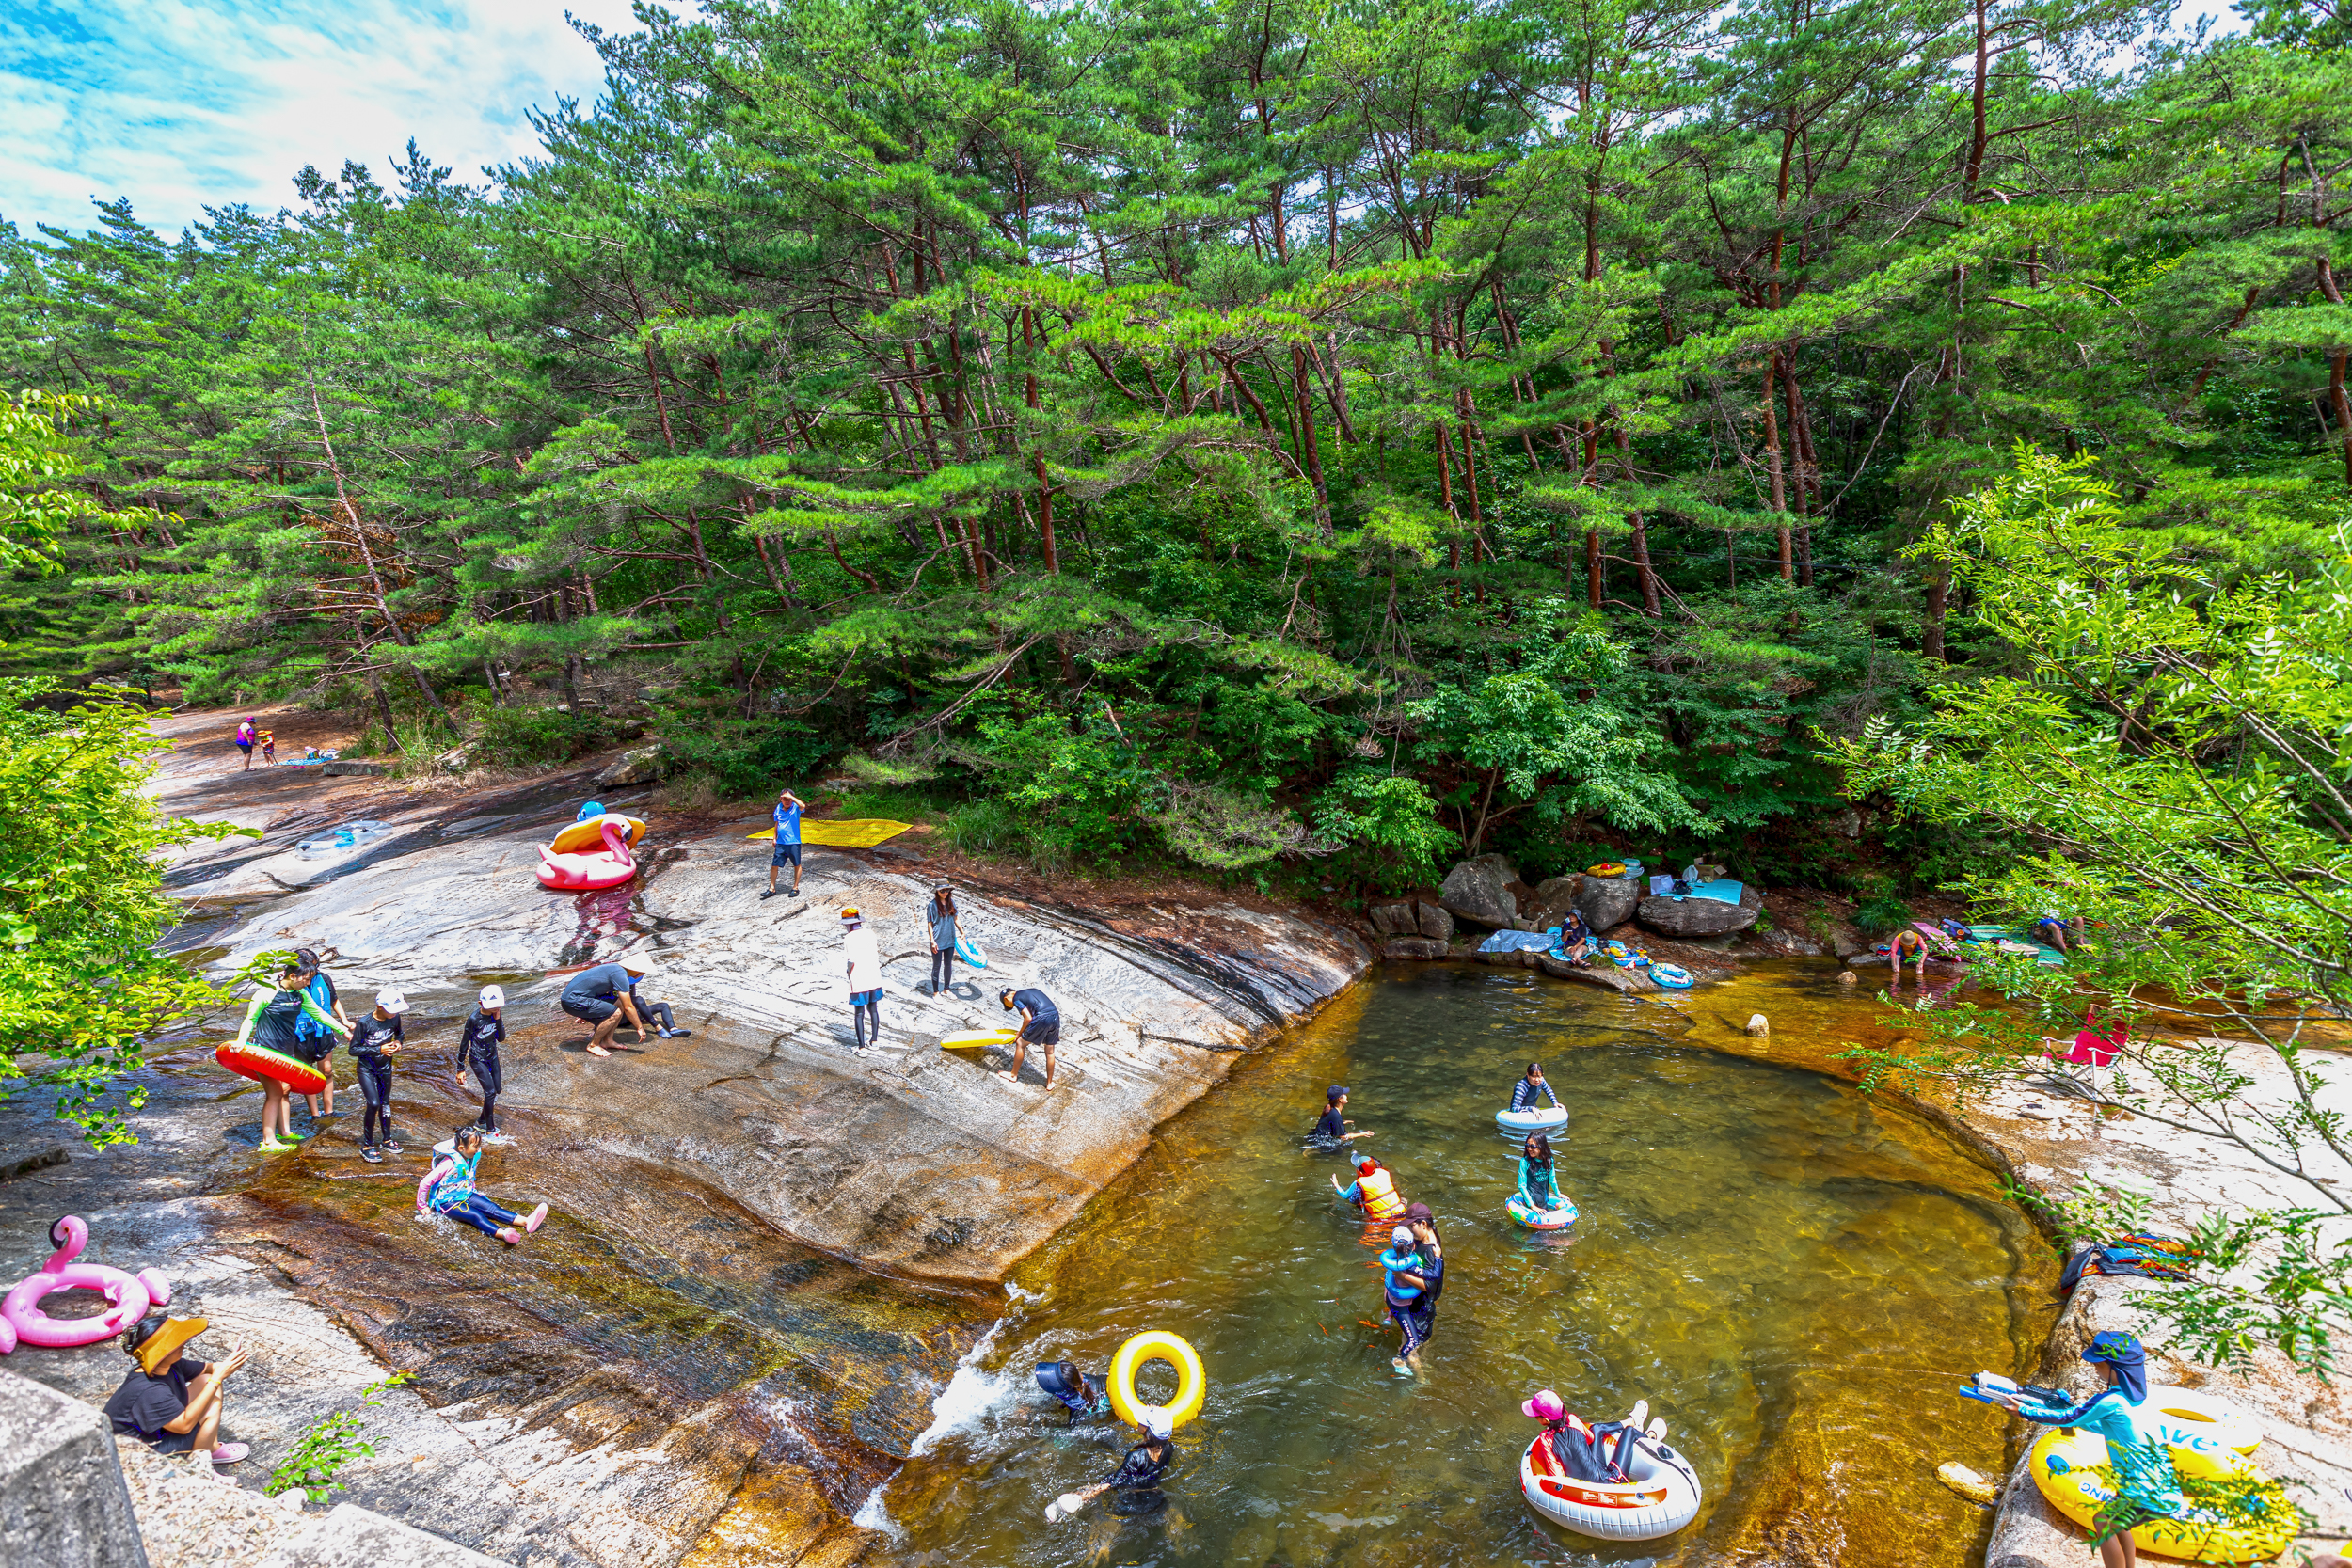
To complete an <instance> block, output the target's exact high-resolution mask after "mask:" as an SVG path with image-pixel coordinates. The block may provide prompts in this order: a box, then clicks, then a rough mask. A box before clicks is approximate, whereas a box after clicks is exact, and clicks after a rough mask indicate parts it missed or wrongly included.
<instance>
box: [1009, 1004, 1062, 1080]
mask: <svg viewBox="0 0 2352 1568" xmlns="http://www.w3.org/2000/svg"><path fill="white" fill-rule="evenodd" d="M996 1000H997V1003H998V1004H999V1005H1000V1006H1003V1008H1004V1009H1005V1011H1007V1012H1009V1013H1010V1012H1018V1013H1019V1014H1020V1015H1021V1029H1020V1032H1019V1033H1018V1034H1016V1035H1014V1036H1013V1037H1012V1081H1013V1082H1014V1083H1016V1084H1018V1083H1019V1082H1021V1064H1022V1063H1023V1062H1024V1061H1025V1060H1026V1059H1027V1057H1028V1053H1029V1047H1031V1046H1033V1045H1034V1046H1036V1047H1037V1048H1038V1049H1039V1050H1041V1051H1042V1052H1044V1053H1045V1086H1046V1087H1047V1088H1049V1089H1050V1088H1052V1087H1053V1086H1054V1048H1055V1047H1056V1046H1057V1045H1059V1044H1061V1009H1060V1008H1059V1007H1057V1006H1054V999H1053V998H1052V997H1050V996H1048V995H1046V994H1045V993H1044V992H1043V991H1041V990H1038V989H1037V988H1036V987H1034V986H1031V987H1028V988H1026V989H1025V990H1013V989H1012V988H1011V987H1010V986H1007V987H1005V988H1004V989H1003V990H1000V991H998V992H997V993H996Z"/></svg>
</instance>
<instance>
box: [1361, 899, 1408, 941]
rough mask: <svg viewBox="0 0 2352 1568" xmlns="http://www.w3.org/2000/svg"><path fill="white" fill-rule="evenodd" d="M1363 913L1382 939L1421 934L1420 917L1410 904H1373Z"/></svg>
mask: <svg viewBox="0 0 2352 1568" xmlns="http://www.w3.org/2000/svg"><path fill="white" fill-rule="evenodd" d="M1364 912H1365V914H1366V915H1367V916H1369V917H1370V919H1371V921H1372V928H1373V929H1374V930H1375V931H1377V932H1379V933H1380V934H1381V935H1382V936H1384V937H1409V936H1419V935H1420V934H1421V916H1420V915H1419V914H1418V913H1417V912H1416V911H1415V910H1414V907H1413V906H1412V905H1410V904H1375V905H1374V906H1373V907H1372V908H1371V909H1369V910H1367V911H1364Z"/></svg>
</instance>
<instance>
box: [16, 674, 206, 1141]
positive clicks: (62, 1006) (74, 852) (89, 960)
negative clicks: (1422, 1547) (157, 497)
mask: <svg viewBox="0 0 2352 1568" xmlns="http://www.w3.org/2000/svg"><path fill="white" fill-rule="evenodd" d="M40 687H41V683H40V682H35V681H0V822H5V823H7V824H8V831H7V832H5V833H0V1104H4V1103H6V1102H7V1101H10V1100H13V1099H18V1098H21V1097H24V1096H27V1095H46V1096H47V1097H48V1098H49V1100H50V1101H51V1103H52V1104H54V1106H55V1107H56V1116H57V1117H58V1119H59V1120H61V1121H65V1122H68V1123H70V1124H72V1125H73V1126H75V1127H77V1128H79V1129H81V1130H82V1132H84V1133H86V1134H87V1136H88V1137H89V1138H90V1140H91V1141H92V1142H93V1143H97V1144H100V1145H104V1144H108V1143H117V1142H120V1141H122V1140H124V1139H125V1138H127V1137H128V1136H129V1132H128V1131H127V1130H126V1129H125V1127H124V1125H123V1122H122V1115H121V1113H122V1109H123V1104H122V1102H117V1101H108V1100H106V1099H105V1098H104V1097H105V1096H106V1095H107V1093H108V1091H109V1090H110V1089H111V1088H112V1087H113V1086H114V1085H115V1081H116V1078H117V1075H118V1074H119V1073H121V1072H123V1071H125V1070H126V1069H130V1068H134V1067H136V1066H137V1065H138V1060H139V1042H140V1040H141V1039H142V1038H144V1037H146V1036H147V1035H148V1034H149V1033H150V1032H151V1031H152V1030H153V1029H154V1028H155V1027H156V1026H157V1025H159V1024H161V1023H163V1022H167V1021H168V1020H170V1019H173V1018H177V1017H179V1016H181V1015H182V1014H183V1013H186V1012H188V1011H189V1010H191V1009H192V1008H195V1007H198V1006H203V1005H205V1004H207V1003H213V1002H217V1001H219V1000H221V996H220V994H219V993H218V992H216V991H215V990H213V989H212V988H211V987H210V986H208V985H206V984H205V983H204V981H203V980H202V979H201V978H200V977H199V976H198V975H196V974H192V973H190V972H189V971H188V970H187V969H185V968H184V967H183V965H182V964H181V963H180V961H179V960H178V959H176V958H170V957H167V955H165V954H163V953H161V952H159V951H157V949H156V946H155V943H156V942H158V941H159V940H161V938H162V937H163V935H164V933H165V932H166V931H167V930H169V929H170V928H171V927H172V926H173V925H174V924H175V923H176V922H177V921H178V920H179V918H180V907H179V905H178V904H177V903H176V902H175V901H174V900H172V899H171V898H169V897H167V896H166V895H165V894H164V892H163V889H162V873H161V870H160V869H159V867H158V866H157V864H156V863H155V860H154V856H155V855H156V853H157V851H159V850H162V849H164V848H167V847H170V846H172V845H176V844H184V843H186V842H188V840H189V839H191V838H195V837H200V836H204V835H207V834H210V835H212V836H219V835H221V834H224V833H229V832H239V831H240V830H237V829H231V828H210V827H200V826H198V825H196V824H193V823H187V822H167V821H166V820H164V819H163V817H162V816H159V815H158V814H157V812H156V810H155V803H154V802H153V801H152V800H150V799H148V797H147V795H146V793H145V791H144V790H143V788H142V787H141V786H142V785H143V784H145V783H146V781H147V778H148V776H149V774H150V773H151V772H152V771H153V765H152V764H151V762H150V761H149V760H148V754H149V752H151V751H152V749H153V748H154V745H155V736H154V733H153V732H152V731H151V730H150V729H149V728H148V726H147V711H146V709H145V708H143V707H140V706H138V705H136V704H131V703H122V702H116V701H111V700H105V699H103V698H102V699H101V700H99V701H94V702H90V703H87V704H84V705H80V706H77V707H74V708H72V709H70V710H68V711H66V712H62V713H59V712H53V711H50V710H49V709H47V708H43V707H39V706H34V705H32V702H33V700H34V699H36V698H38V697H39V696H40V695H41V690H40ZM142 1094H143V1091H142V1090H140V1089H139V1088H138V1087H137V1086H136V1085H133V1086H132V1088H131V1091H130V1098H129V1101H128V1104H129V1105H130V1106H131V1107H132V1108H135V1107H136V1105H137V1104H138V1103H139V1102H140V1099H141V1096H142Z"/></svg>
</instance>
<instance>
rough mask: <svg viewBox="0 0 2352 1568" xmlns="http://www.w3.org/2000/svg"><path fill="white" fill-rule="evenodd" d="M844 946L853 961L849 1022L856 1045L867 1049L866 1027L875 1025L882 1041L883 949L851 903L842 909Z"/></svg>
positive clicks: (874, 1028) (876, 1042)
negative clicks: (854, 1033) (855, 1037)
mask: <svg viewBox="0 0 2352 1568" xmlns="http://www.w3.org/2000/svg"><path fill="white" fill-rule="evenodd" d="M841 946H842V950H843V952H844V953H845V954H846V956H847V957H848V958H849V964H850V1027H851V1028H852V1029H854V1030H856V1032H857V1048H858V1049H859V1050H860V1051H863V1050H865V1049H866V1026H867V1025H868V1024H869V1023H870V1024H871V1025H872V1026H873V1032H874V1043H875V1044H876V1045H880V1044H881V1043H882V949H881V948H880V947H878V946H877V945H875V942H874V933H873V930H872V928H871V927H868V926H867V925H866V917H865V916H864V915H863V914H861V913H860V912H859V911H858V908H857V906H856V905H854V904H851V905H850V906H849V907H848V908H846V909H844V910H843V911H841Z"/></svg>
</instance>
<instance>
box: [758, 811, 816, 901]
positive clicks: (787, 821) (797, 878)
mask: <svg viewBox="0 0 2352 1568" xmlns="http://www.w3.org/2000/svg"><path fill="white" fill-rule="evenodd" d="M807 809H808V808H807V807H805V806H803V804H802V803H801V798H800V797H799V796H797V795H795V794H793V793H792V792H791V791H790V790H788V789H780V790H778V791H776V810H775V818H776V845H775V847H774V848H773V849H772V850H771V851H770V852H769V855H768V891H767V892H765V893H763V894H761V895H760V896H761V897H762V898H773V897H774V896H775V895H776V873H777V872H778V871H780V870H782V869H783V868H784V863H785V862H787V861H790V862H791V863H792V896H793V897H795V898H798V897H799V896H800V895H801V813H802V812H803V811H805V810H807Z"/></svg>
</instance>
